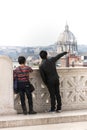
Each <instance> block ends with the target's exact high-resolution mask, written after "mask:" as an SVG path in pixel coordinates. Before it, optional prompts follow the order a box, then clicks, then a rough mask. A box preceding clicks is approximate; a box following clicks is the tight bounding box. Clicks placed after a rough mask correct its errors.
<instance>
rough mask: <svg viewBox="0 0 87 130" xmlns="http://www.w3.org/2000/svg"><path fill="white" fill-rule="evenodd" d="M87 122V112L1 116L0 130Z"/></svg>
mask: <svg viewBox="0 0 87 130" xmlns="http://www.w3.org/2000/svg"><path fill="white" fill-rule="evenodd" d="M80 121H87V110H76V111H63V112H61V113H37V114H36V115H22V114H18V115H11V116H10V115H9V116H0V128H9V127H21V126H34V125H45V124H58V123H69V122H80Z"/></svg>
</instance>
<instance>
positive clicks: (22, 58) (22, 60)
mask: <svg viewBox="0 0 87 130" xmlns="http://www.w3.org/2000/svg"><path fill="white" fill-rule="evenodd" d="M18 62H19V64H24V63H25V62H26V59H25V57H24V56H19V57H18Z"/></svg>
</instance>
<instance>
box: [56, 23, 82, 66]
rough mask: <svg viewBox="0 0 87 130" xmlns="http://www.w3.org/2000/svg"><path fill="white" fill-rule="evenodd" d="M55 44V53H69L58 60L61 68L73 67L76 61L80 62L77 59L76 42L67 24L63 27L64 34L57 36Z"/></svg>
mask: <svg viewBox="0 0 87 130" xmlns="http://www.w3.org/2000/svg"><path fill="white" fill-rule="evenodd" d="M56 44H57V53H61V52H63V51H67V52H69V54H68V55H65V56H64V57H63V58H61V59H60V62H61V65H62V66H66V67H69V66H74V65H75V62H77V60H78V61H79V60H80V59H79V57H78V47H77V40H76V38H75V36H74V34H73V33H72V32H71V31H69V26H68V25H67V24H66V26H65V30H64V32H63V33H61V34H60V35H59V37H58V41H57V43H56Z"/></svg>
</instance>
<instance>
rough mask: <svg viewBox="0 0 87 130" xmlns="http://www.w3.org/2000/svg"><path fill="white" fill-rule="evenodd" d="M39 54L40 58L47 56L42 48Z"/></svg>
mask: <svg viewBox="0 0 87 130" xmlns="http://www.w3.org/2000/svg"><path fill="white" fill-rule="evenodd" d="M39 55H40V57H41V58H42V59H46V58H47V52H46V51H44V50H42V51H41V52H40V54H39Z"/></svg>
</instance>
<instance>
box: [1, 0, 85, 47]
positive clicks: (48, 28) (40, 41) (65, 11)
mask: <svg viewBox="0 0 87 130" xmlns="http://www.w3.org/2000/svg"><path fill="white" fill-rule="evenodd" d="M86 12H87V8H86V0H80V1H79V0H15V1H14V0H1V1H0V46H2V45H3V46H15V45H16V46H48V45H51V44H54V43H55V42H56V41H57V40H58V37H59V35H60V33H62V32H63V31H64V29H65V25H66V22H67V24H68V25H69V30H70V31H71V32H72V33H73V34H74V35H75V37H76V39H77V44H85V45H87V38H86V35H87V18H86Z"/></svg>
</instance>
